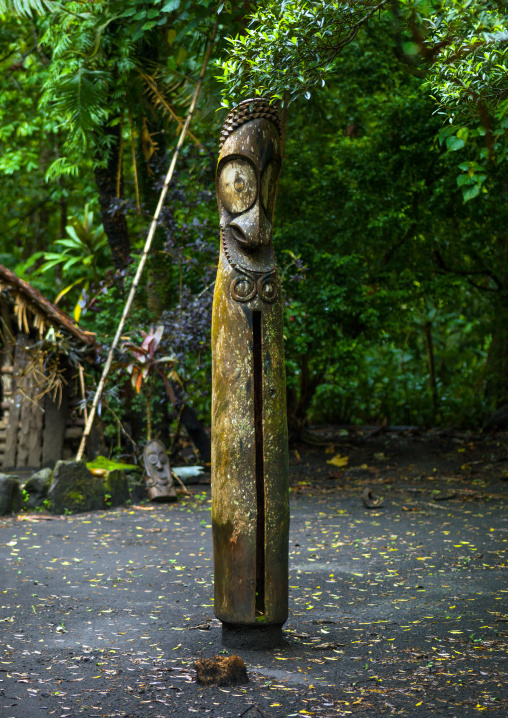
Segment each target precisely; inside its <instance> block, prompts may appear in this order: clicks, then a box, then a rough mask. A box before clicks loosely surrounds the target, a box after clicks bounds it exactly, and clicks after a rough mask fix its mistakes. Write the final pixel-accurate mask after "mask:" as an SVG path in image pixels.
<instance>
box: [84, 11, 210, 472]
mask: <svg viewBox="0 0 508 718" xmlns="http://www.w3.org/2000/svg"><path fill="white" fill-rule="evenodd" d="M218 24H219V21H218V19H217V20H216V21H215V25H214V27H213V30H212V35H211V38H210V44H209V45H208V48H207V51H206V53H205V57H204V59H203V65H202V67H201V73H200V75H199V78H198V82H197V85H196V89H195V91H194V96H193V98H192V102H191V104H190V108H189V113H188V115H187V118H186V120H185V124H184V126H183V128H182V131H181V133H180V137H179V138H178V143H177V145H176V149H175V152H174V154H173V159H172V160H171V164H170V165H169V170H168V173H167V175H166V180H165V182H164V186H163V188H162V191H161V194H160V197H159V203H158V205H157V209H156V210H155V214H154V216H153V219H152V222H151V224H150V229H149V230H148V236H147V238H146V242H145V247H144V249H143V254H142V255H141V259H140V261H139V264H138V268H137V270H136V275H135V277H134V281H133V282H132V286H131V289H130V292H129V296H128V297H127V302H126V304H125V307H124V310H123V314H122V317H121V319H120V323H119V325H118V329H117V330H116V334H115V338H114V339H113V343H112V345H111V349H110V350H109V354H108V356H107V359H106V363H105V365H104V369H103V371H102V376H101V378H100V381H99V386H98V387H97V391H96V392H95V396H94V399H93V403H92V408H91V409H90V414H89V415H88V421H87V422H86V425H85V430H84V432H83V436H82V437H81V443H80V445H79V449H78V453H77V454H76V461H81V459H82V458H83V454H84V451H85V445H86V440H87V438H88V437H89V436H90V431H91V429H92V424H93V420H94V418H95V414H96V411H97V407H98V405H99V401H100V398H101V396H102V392H103V390H104V386H105V384H106V379H107V376H108V374H109V370H110V369H111V364H112V363H113V353H114V351H115V349H116V347H117V346H118V343H119V341H120V337H121V335H122V332H123V328H124V325H125V320H126V319H127V315H128V313H129V310H130V308H131V305H132V302H133V300H134V295H135V294H136V289H137V287H138V284H139V280H140V278H141V274H142V273H143V269H144V267H145V264H146V260H147V259H148V252H149V251H150V247H151V245H152V241H153V238H154V235H155V230H156V229H157V223H158V221H159V217H160V213H161V211H162V207H163V206H164V200H165V199H166V195H167V193H168V189H169V185H170V183H171V180H172V178H173V173H174V171H175V167H176V162H177V160H178V156H179V154H180V150H181V148H182V145H183V143H184V140H185V135H186V134H187V130H188V129H189V125H190V123H191V120H192V115H193V114H194V110H195V108H196V103H197V101H198V97H199V93H200V92H201V87H202V85H203V79H204V76H205V71H206V67H207V65H208V61H209V60H210V55H211V52H212V47H213V43H214V40H215V35H216V33H217V27H218Z"/></svg>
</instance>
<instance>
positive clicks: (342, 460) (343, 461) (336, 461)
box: [300, 454, 349, 712]
mask: <svg viewBox="0 0 508 718" xmlns="http://www.w3.org/2000/svg"><path fill="white" fill-rule="evenodd" d="M348 461H349V457H348V456H341V455H340V454H337V455H336V456H334V457H333V459H330V460H329V461H327V462H326V463H327V464H332V466H339V467H340V466H347V464H348ZM300 712H301V711H300Z"/></svg>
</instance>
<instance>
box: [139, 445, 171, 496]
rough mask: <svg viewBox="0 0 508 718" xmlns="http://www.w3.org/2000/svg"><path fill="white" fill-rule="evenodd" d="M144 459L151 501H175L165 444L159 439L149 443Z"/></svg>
mask: <svg viewBox="0 0 508 718" xmlns="http://www.w3.org/2000/svg"><path fill="white" fill-rule="evenodd" d="M143 458H144V463H145V471H146V478H145V481H146V488H147V491H148V498H149V499H150V501H173V500H175V499H176V492H175V487H174V486H173V479H172V478H171V469H170V467H169V459H168V455H167V453H166V449H165V447H164V444H163V443H162V442H161V441H158V440H157V439H155V440H154V441H149V442H148V444H147V445H146V446H145V451H144V454H143Z"/></svg>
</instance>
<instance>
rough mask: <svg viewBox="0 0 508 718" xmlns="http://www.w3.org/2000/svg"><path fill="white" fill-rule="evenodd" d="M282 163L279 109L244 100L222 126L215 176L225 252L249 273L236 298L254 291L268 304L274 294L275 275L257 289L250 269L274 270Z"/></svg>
mask: <svg viewBox="0 0 508 718" xmlns="http://www.w3.org/2000/svg"><path fill="white" fill-rule="evenodd" d="M280 165H281V157H280V130H279V120H278V114H277V112H276V110H275V109H274V108H273V107H271V106H270V105H269V104H268V103H267V102H266V101H265V100H259V99H258V100H246V101H245V102H242V103H240V105H239V106H238V107H237V108H235V110H233V111H232V113H230V115H229V116H228V118H227V119H226V122H225V124H224V128H223V132H222V144H221V152H220V155H219V163H218V165H217V179H216V190H217V202H218V205H219V215H220V224H221V230H222V240H223V247H224V251H225V254H226V257H227V259H228V261H229V263H230V265H231V266H232V267H233V268H235V269H237V270H238V271H239V272H241V273H246V275H247V276H240V277H238V280H237V282H236V284H235V287H233V286H232V287H231V292H232V296H233V298H234V299H235V300H236V301H249V300H250V299H251V298H252V297H254V296H255V295H256V294H258V295H259V296H262V298H263V299H264V300H265V301H268V302H270V301H273V300H274V299H275V298H276V294H277V288H276V286H275V283H274V282H273V279H269V278H268V277H267V278H266V281H265V279H264V278H263V279H262V280H261V281H262V282H263V283H264V284H263V287H257V286H255V285H256V284H257V283H258V282H257V278H256V277H254V276H252V275H251V276H249V273H255V274H258V273H262V274H267V273H268V274H269V273H271V272H273V271H274V270H275V266H276V262H275V254H274V251H273V247H272V221H273V212H274V205H275V196H276V191H277V180H278V176H279V171H280ZM265 285H266V286H265ZM260 290H261V291H260Z"/></svg>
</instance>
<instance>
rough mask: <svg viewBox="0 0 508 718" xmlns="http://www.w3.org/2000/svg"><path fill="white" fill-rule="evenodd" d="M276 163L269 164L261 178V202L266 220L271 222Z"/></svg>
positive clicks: (275, 182)
mask: <svg viewBox="0 0 508 718" xmlns="http://www.w3.org/2000/svg"><path fill="white" fill-rule="evenodd" d="M277 169H278V163H277V162H270V164H269V165H267V166H266V167H265V169H264V172H263V176H262V177H261V201H262V202H263V208H264V210H265V212H266V215H267V217H268V219H270V220H271V218H272V214H273V204H274V202H275V187H276V184H277Z"/></svg>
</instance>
